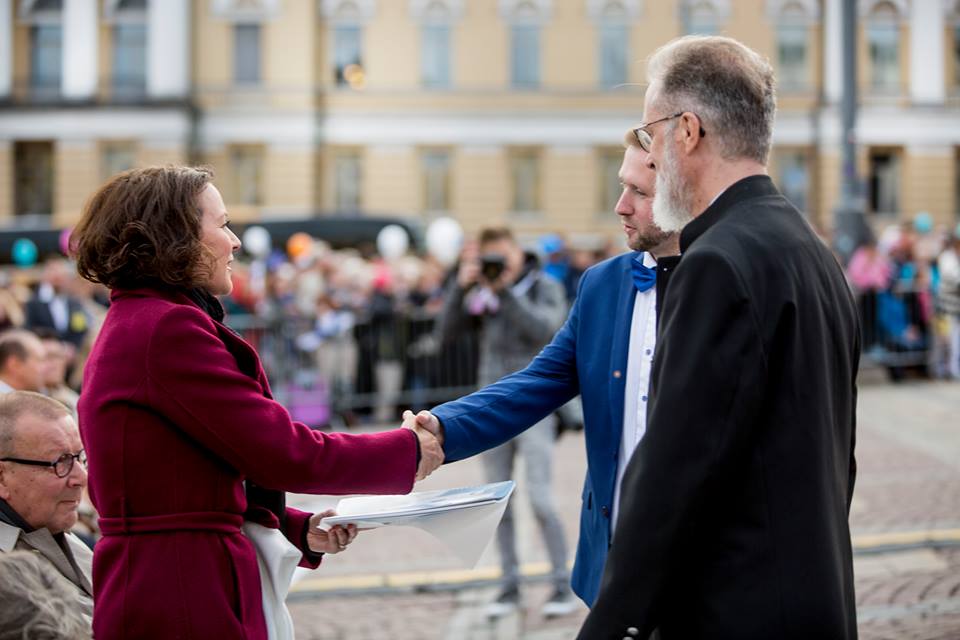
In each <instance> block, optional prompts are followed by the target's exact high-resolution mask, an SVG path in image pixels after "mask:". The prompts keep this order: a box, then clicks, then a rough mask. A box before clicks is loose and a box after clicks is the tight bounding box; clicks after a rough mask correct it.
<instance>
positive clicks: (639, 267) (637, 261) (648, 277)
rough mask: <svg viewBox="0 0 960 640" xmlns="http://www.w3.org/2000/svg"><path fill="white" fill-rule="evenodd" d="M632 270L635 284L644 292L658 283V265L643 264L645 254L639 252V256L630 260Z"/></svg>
mask: <svg viewBox="0 0 960 640" xmlns="http://www.w3.org/2000/svg"><path fill="white" fill-rule="evenodd" d="M630 270H631V271H632V272H633V286H635V287H636V288H637V291H639V292H641V293H643V292H644V291H648V290H649V289H650V287H652V286H653V285H655V284H656V283H657V269H656V267H645V266H643V254H642V253H639V254H637V257H636V258H634V259H633V260H631V261H630Z"/></svg>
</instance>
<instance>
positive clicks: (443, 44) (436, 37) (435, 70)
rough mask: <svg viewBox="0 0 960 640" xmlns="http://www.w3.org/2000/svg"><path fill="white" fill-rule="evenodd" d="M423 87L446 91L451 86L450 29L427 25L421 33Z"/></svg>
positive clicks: (444, 26) (442, 26) (438, 25)
mask: <svg viewBox="0 0 960 640" xmlns="http://www.w3.org/2000/svg"><path fill="white" fill-rule="evenodd" d="M420 35H421V38H422V42H421V44H422V50H421V58H420V62H421V70H422V73H423V86H425V87H429V88H431V89H446V88H447V87H449V86H450V27H448V26H447V25H441V24H431V25H425V26H424V27H423V28H422V30H421V32H420Z"/></svg>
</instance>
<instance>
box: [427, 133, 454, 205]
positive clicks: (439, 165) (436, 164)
mask: <svg viewBox="0 0 960 640" xmlns="http://www.w3.org/2000/svg"><path fill="white" fill-rule="evenodd" d="M421 165H422V170H423V193H424V199H423V201H424V210H425V211H426V212H427V214H428V215H429V214H435V213H444V212H447V211H450V153H449V152H448V151H444V150H433V149H432V150H429V151H424V153H423V156H422V157H421Z"/></svg>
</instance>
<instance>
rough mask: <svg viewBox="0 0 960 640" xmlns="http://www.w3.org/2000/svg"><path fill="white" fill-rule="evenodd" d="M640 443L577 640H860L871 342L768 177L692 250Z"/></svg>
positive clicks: (843, 289) (690, 233) (749, 188)
mask: <svg viewBox="0 0 960 640" xmlns="http://www.w3.org/2000/svg"><path fill="white" fill-rule="evenodd" d="M681 250H682V255H683V257H682V258H681V260H680V264H679V266H678V267H677V268H676V271H675V273H674V274H673V277H672V279H671V281H670V288H669V290H668V291H667V295H666V300H664V306H663V320H662V322H661V324H660V331H661V335H660V338H659V340H658V343H657V353H656V356H655V359H654V363H653V372H652V379H651V396H652V398H651V403H650V406H649V408H648V411H649V414H648V424H647V431H646V434H645V435H644V437H643V439H642V440H641V442H640V445H639V446H638V448H637V450H636V451H635V452H634V455H633V457H632V459H631V460H630V463H629V465H628V467H627V471H626V475H625V477H624V479H623V486H622V489H621V501H620V516H619V519H618V523H617V528H616V530H615V532H614V537H613V542H612V546H611V549H610V555H609V557H608V559H607V564H606V567H605V570H604V577H603V583H602V586H601V591H600V596H599V598H598V600H597V603H596V605H595V606H594V608H593V610H592V611H591V613H590V615H589V617H588V618H587V620H586V622H585V623H584V627H583V629H582V630H581V633H580V637H581V638H590V639H593V638H617V639H618V640H619V639H620V638H624V637H627V638H632V637H637V638H641V639H646V638H647V637H648V636H649V634H650V633H651V631H652V630H654V629H656V628H659V630H660V634H661V637H662V638H663V639H664V640H672V639H673V638H682V639H684V640H690V639H696V638H737V639H738V640H749V639H752V638H757V639H759V638H763V639H767V638H804V639H806V638H817V639H818V640H819V639H826V638H855V637H856V635H857V630H856V608H855V601H854V591H853V588H854V585H853V562H852V557H851V544H850V532H849V526H848V513H849V508H850V500H851V497H852V493H853V484H854V476H855V461H854V457H853V449H854V431H855V409H856V383H855V378H856V373H857V365H858V360H859V351H860V338H859V327H858V324H857V314H856V310H855V306H854V302H853V298H852V296H851V294H850V291H849V289H848V287H847V285H846V281H845V279H844V276H843V272H842V270H841V268H840V266H839V264H838V263H837V261H836V259H835V258H834V256H833V255H832V254H831V253H830V251H829V250H828V249H827V248H826V247H825V246H824V245H823V243H822V242H821V241H820V240H819V239H818V238H817V237H816V235H815V234H814V233H813V231H812V230H811V229H810V227H809V225H808V224H807V223H806V221H804V219H803V218H802V216H801V215H800V214H799V213H798V212H797V211H796V209H794V208H793V207H792V206H791V205H790V204H789V203H788V202H787V201H786V200H785V199H784V198H783V196H781V195H780V193H779V192H778V191H777V190H776V187H774V185H773V182H772V181H771V180H770V179H769V178H768V177H766V176H751V177H749V178H746V179H744V180H741V181H739V182H737V183H736V184H734V185H733V186H731V187H730V188H729V189H727V191H725V192H724V193H723V194H722V195H721V196H720V197H719V198H718V199H717V200H716V201H715V202H714V203H713V204H712V205H711V206H710V207H709V208H708V209H707V210H706V211H705V212H704V213H703V214H702V215H701V216H699V217H697V218H696V219H695V220H693V221H692V222H691V223H690V224H689V225H687V227H686V228H685V229H684V230H683V232H682V234H681Z"/></svg>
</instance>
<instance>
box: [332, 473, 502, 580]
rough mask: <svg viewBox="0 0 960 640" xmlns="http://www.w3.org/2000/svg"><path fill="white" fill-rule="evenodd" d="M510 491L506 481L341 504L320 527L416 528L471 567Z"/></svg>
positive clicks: (500, 514)
mask: <svg viewBox="0 0 960 640" xmlns="http://www.w3.org/2000/svg"><path fill="white" fill-rule="evenodd" d="M514 487H516V483H515V482H514V481H513V480H507V481H506V482H496V483H493V484H485V485H480V486H477V487H461V488H458V489H441V490H439V491H423V492H421V493H411V494H409V495H405V496H362V497H358V498H345V499H343V500H341V501H340V503H339V504H338V505H337V507H336V511H337V515H335V516H330V517H328V518H324V519H323V520H321V521H320V527H321V528H323V529H328V528H330V527H332V526H334V525H337V524H339V525H343V526H346V525H348V524H355V525H357V527H358V528H360V529H373V528H376V527H383V526H387V525H394V526H409V527H417V528H419V529H423V530H424V531H427V532H428V533H430V534H432V535H433V536H434V537H436V538H438V539H439V540H441V541H442V542H443V543H444V544H446V545H447V546H448V547H449V548H450V549H451V550H452V551H453V552H454V553H455V554H457V556H458V557H459V558H460V559H461V560H463V562H464V563H465V565H467V566H475V565H476V563H477V561H479V560H480V556H481V555H483V551H484V549H486V547H487V545H488V544H489V543H490V540H491V539H492V538H493V533H494V531H496V528H497V525H498V524H499V523H500V519H501V518H502V517H503V512H504V510H505V509H506V508H507V501H508V500H509V499H510V495H511V494H512V493H513V489H514Z"/></svg>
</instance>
